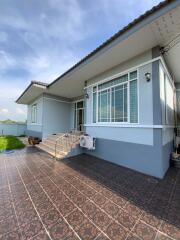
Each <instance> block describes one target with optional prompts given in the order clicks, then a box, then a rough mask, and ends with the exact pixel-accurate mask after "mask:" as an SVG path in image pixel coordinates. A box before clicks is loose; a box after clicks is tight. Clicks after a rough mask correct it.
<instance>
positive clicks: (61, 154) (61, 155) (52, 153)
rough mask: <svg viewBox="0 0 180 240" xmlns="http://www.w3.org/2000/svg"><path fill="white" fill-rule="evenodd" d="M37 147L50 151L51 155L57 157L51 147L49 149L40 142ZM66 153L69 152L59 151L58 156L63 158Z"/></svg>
mask: <svg viewBox="0 0 180 240" xmlns="http://www.w3.org/2000/svg"><path fill="white" fill-rule="evenodd" d="M36 147H37V148H39V149H41V150H43V151H44V152H47V153H49V154H50V155H51V156H53V157H55V153H54V151H51V150H50V149H47V147H44V146H42V145H40V144H37V145H36ZM66 155H67V153H64V152H59V153H57V154H56V158H58V159H61V158H64V157H65V156H66Z"/></svg>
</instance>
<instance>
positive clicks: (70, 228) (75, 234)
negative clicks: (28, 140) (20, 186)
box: [28, 167, 82, 240]
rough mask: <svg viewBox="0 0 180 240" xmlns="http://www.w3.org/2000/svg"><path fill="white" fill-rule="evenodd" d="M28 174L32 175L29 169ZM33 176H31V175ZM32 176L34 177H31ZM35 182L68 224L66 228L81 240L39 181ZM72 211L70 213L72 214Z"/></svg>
mask: <svg viewBox="0 0 180 240" xmlns="http://www.w3.org/2000/svg"><path fill="white" fill-rule="evenodd" d="M28 169H29V167H28ZM29 171H30V173H31V174H32V172H31V170H30V169H29ZM32 175H33V174H32ZM33 176H34V175H33ZM35 182H37V183H38V184H39V186H40V187H41V188H42V190H43V192H44V193H45V194H46V195H47V197H48V199H49V200H50V201H51V203H52V204H53V205H54V207H55V208H56V210H57V211H58V212H59V213H60V215H61V216H62V218H63V219H64V221H65V222H66V223H67V224H68V226H69V227H70V229H71V230H72V231H73V232H74V233H75V235H76V236H77V237H78V238H79V239H80V240H82V239H81V238H80V237H79V235H78V234H77V233H76V232H75V231H74V229H73V227H72V226H71V225H70V224H69V223H68V221H67V220H66V219H65V217H64V216H63V215H62V213H61V212H60V211H59V210H58V208H57V207H56V205H55V203H54V202H53V201H52V199H51V198H50V196H49V195H48V193H47V192H46V190H45V189H44V188H43V186H42V185H41V183H40V182H39V180H38V179H37V180H35ZM73 211H75V209H74V210H73ZM73 211H72V212H73Z"/></svg>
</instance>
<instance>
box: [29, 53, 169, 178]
mask: <svg viewBox="0 0 180 240" xmlns="http://www.w3.org/2000/svg"><path fill="white" fill-rule="evenodd" d="M156 52H157V49H156ZM153 57H157V56H154V51H152V50H150V51H148V52H145V53H143V54H141V55H140V56H137V57H136V58H133V59H131V60H129V61H128V62H126V63H123V64H121V65H119V66H117V67H115V68H113V69H111V70H108V71H106V72H104V73H102V74H100V75H98V76H96V77H94V78H93V79H89V81H87V82H86V85H87V89H86V91H87V93H88V95H89V98H87V99H86V102H85V106H86V108H85V119H86V120H85V131H86V133H88V134H89V135H90V136H92V137H94V138H96V139H97V140H96V149H95V150H93V151H92V150H91V151H87V150H85V149H80V151H79V150H77V149H76V151H77V153H74V154H75V155H76V154H79V153H81V152H85V153H88V154H91V155H94V156H97V157H99V158H102V159H104V160H107V161H111V162H114V163H116V164H119V165H122V166H125V167H128V168H131V169H134V170H137V171H140V172H143V173H146V174H149V175H152V176H155V177H158V178H162V177H163V176H164V174H165V173H166V171H167V169H168V167H169V157H170V153H171V151H172V149H173V128H172V126H171V128H170V127H169V126H165V123H164V120H163V119H164V112H163V111H165V106H164V104H165V103H164V100H163V99H162V95H161V92H162V85H161V76H160V61H159V60H156V61H155V62H149V61H151V60H152V58H153ZM144 62H148V63H147V64H145V65H143V64H144ZM138 65H139V67H138V68H137V71H138V92H139V98H138V108H139V115H138V117H139V121H138V123H137V124H118V123H117V124H111V125H108V124H94V123H93V108H92V106H93V103H92V90H93V84H96V83H99V82H100V81H103V80H104V79H108V78H110V77H112V76H113V75H115V74H118V73H121V72H125V71H126V70H127V71H128V69H131V68H134V67H135V66H138ZM147 72H149V73H150V74H151V81H149V82H147V81H146V78H145V73H147ZM36 102H37V105H38V107H39V113H38V124H39V125H32V124H29V125H28V130H29V131H35V132H36V133H37V134H39V133H40V134H41V136H42V137H43V138H46V137H47V136H48V135H50V134H53V133H58V132H67V131H69V130H70V129H73V128H74V103H73V99H60V98H58V97H55V96H48V95H43V96H41V97H40V98H39V99H38V100H37V101H36ZM172 124H173V123H172ZM76 151H75V152H76Z"/></svg>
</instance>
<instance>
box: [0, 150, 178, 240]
mask: <svg viewBox="0 0 180 240" xmlns="http://www.w3.org/2000/svg"><path fill="white" fill-rule="evenodd" d="M0 239H7V240H11V239H12V240H18V239H34V240H35V239H36V240H37V239H39V240H45V239H46V240H47V239H53V240H56V239H57V240H77V239H82V240H108V239H111V240H138V239H143V240H168V239H169V240H170V239H171V240H172V239H180V171H178V170H177V169H170V170H169V171H168V173H167V174H166V177H165V178H164V179H163V180H157V179H155V178H152V177H149V176H145V175H143V174H140V173H137V172H134V171H131V170H129V169H126V168H123V167H118V166H116V165H114V164H110V163H107V162H105V161H102V160H99V159H97V158H94V157H90V156H88V155H81V156H78V157H74V158H71V159H68V160H66V161H55V160H53V159H52V158H51V157H50V156H49V155H47V154H46V153H44V152H40V151H39V150H36V148H34V147H29V148H25V149H24V150H20V151H17V152H15V153H13V154H10V155H2V154H1V155H0Z"/></svg>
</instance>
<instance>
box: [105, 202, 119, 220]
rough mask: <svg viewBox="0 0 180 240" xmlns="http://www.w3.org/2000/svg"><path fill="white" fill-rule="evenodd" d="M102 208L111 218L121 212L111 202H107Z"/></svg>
mask: <svg viewBox="0 0 180 240" xmlns="http://www.w3.org/2000/svg"><path fill="white" fill-rule="evenodd" d="M102 208H103V209H104V211H106V212H107V213H108V214H109V215H110V216H111V217H113V218H116V217H117V216H118V215H119V212H120V211H121V210H120V208H119V207H118V206H117V205H116V204H114V203H113V202H111V201H108V202H107V203H106V204H105V205H103V206H102Z"/></svg>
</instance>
